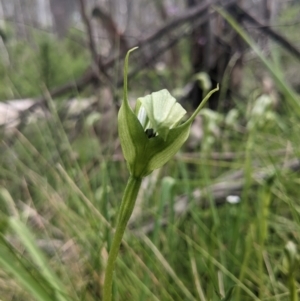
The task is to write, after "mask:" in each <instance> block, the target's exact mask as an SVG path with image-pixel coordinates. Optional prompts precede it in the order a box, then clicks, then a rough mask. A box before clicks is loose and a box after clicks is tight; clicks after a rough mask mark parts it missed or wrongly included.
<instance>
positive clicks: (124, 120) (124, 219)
mask: <svg viewBox="0 0 300 301" xmlns="http://www.w3.org/2000/svg"><path fill="white" fill-rule="evenodd" d="M135 49H136V48H133V49H131V50H130V51H128V53H127V55H126V58H125V67H124V101H123V103H122V105H121V108H120V110H119V115H118V128H119V137H120V141H121V146H122V150H123V154H124V157H125V160H126V161H127V165H128V168H129V172H130V177H129V179H128V182H127V185H126V188H125V191H124V194H123V198H122V202H121V206H120V209H119V213H118V220H117V226H116V231H115V234H114V238H113V241H112V244H111V248H110V251H109V256H108V260H107V265H106V269H105V280H104V286H103V301H111V299H112V282H113V271H114V267H115V263H116V259H117V256H118V252H119V249H120V245H121V241H122V237H123V235H124V232H125V229H126V225H127V223H128V220H129V218H130V216H131V214H132V211H133V208H134V204H135V201H136V198H137V195H138V192H139V189H140V187H141V183H142V178H143V177H145V176H147V175H148V174H150V173H151V172H152V171H153V170H154V169H157V168H160V167H161V166H163V165H164V164H165V163H166V162H167V161H169V160H170V159H171V158H172V157H173V156H174V155H175V154H176V152H177V151H178V150H179V149H180V147H181V146H182V144H183V143H184V142H185V141H186V139H187V138H188V136H189V133H190V127H191V124H192V122H193V120H194V118H195V117H196V115H197V114H198V112H199V111H200V110H201V108H202V107H203V106H204V104H205V102H206V101H207V100H208V98H209V97H210V95H211V94H212V93H214V92H215V91H217V90H218V88H216V89H214V90H212V91H211V92H210V93H208V94H207V96H206V97H205V98H204V100H203V101H202V103H201V104H200V105H199V107H198V108H197V110H196V111H195V112H194V113H193V115H192V116H191V117H190V118H189V119H188V120H187V121H185V122H184V123H182V124H180V122H181V120H182V118H183V116H184V115H185V113H186V111H185V110H184V109H183V108H182V107H181V105H180V104H178V103H177V102H176V100H175V98H174V97H172V96H171V95H170V93H169V92H168V91H167V90H161V91H158V92H154V93H152V94H150V95H147V96H145V97H140V98H138V100H137V103H136V106H135V109H134V110H132V109H131V107H130V105H129V102H128V96H127V70H128V58H129V54H130V53H131V52H132V51H133V50H135Z"/></svg>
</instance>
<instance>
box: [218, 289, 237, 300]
mask: <svg viewBox="0 0 300 301" xmlns="http://www.w3.org/2000/svg"><path fill="white" fill-rule="evenodd" d="M234 288H235V286H232V287H231V288H230V289H229V290H228V291H227V293H226V296H225V297H224V298H223V299H222V300H221V301H230V300H231V296H232V293H233V290H234Z"/></svg>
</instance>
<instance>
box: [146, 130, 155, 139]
mask: <svg viewBox="0 0 300 301" xmlns="http://www.w3.org/2000/svg"><path fill="white" fill-rule="evenodd" d="M145 133H146V135H147V137H148V138H153V137H155V136H156V133H155V132H154V130H153V129H147V130H146V131H145Z"/></svg>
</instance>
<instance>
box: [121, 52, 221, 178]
mask: <svg viewBox="0 0 300 301" xmlns="http://www.w3.org/2000/svg"><path fill="white" fill-rule="evenodd" d="M135 49H136V48H133V49H131V50H130V51H128V53H127V55H126V58H125V67H124V101H123V103H122V105H121V108H120V110H119V114H118V129H119V138H120V141H121V146H122V150H123V154H124V157H125V160H126V161H127V165H128V168H129V172H130V174H131V176H132V177H135V178H142V177H145V176H147V175H148V174H150V173H151V172H152V171H153V170H155V169H157V168H160V167H162V166H163V165H164V164H165V163H166V162H168V161H169V160H170V159H171V158H172V157H173V156H174V155H175V154H176V153H177V151H178V150H179V149H180V147H181V146H182V145H183V143H184V142H185V141H186V139H187V138H188V136H189V133H190V126H191V124H192V122H193V120H194V119H195V117H196V116H197V114H198V113H199V111H200V110H201V109H202V107H203V106H204V104H205V103H206V101H207V100H208V99H209V97H210V96H211V95H212V94H213V93H214V92H216V91H217V90H218V89H219V88H218V87H217V88H216V89H214V90H212V91H210V92H209V93H208V94H207V96H206V97H205V98H204V100H203V101H202V102H201V104H200V105H199V107H198V108H197V109H196V111H195V112H194V113H193V114H192V116H191V117H190V118H189V119H188V120H187V121H185V122H184V123H182V124H180V121H181V120H182V118H183V117H184V115H185V114H186V111H185V109H183V108H182V106H181V105H180V104H179V103H177V102H176V100H175V98H174V97H172V96H171V94H170V93H169V92H168V91H167V90H165V89H164V90H161V91H158V92H154V93H152V94H150V95H147V96H145V97H140V98H138V100H137V103H136V107H135V110H134V111H133V110H132V109H131V107H130V105H129V102H128V96H127V70H128V59H129V55H130V53H131V52H132V51H134V50H135Z"/></svg>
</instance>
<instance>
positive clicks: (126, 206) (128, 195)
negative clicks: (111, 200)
mask: <svg viewBox="0 0 300 301" xmlns="http://www.w3.org/2000/svg"><path fill="white" fill-rule="evenodd" d="M141 183H142V178H136V177H132V176H130V178H129V179H128V182H127V186H126V188H125V192H124V195H123V199H122V203H121V208H120V211H119V215H118V222H117V226H116V232H115V235H114V238H113V241H112V245H111V248H110V251H109V256H108V261H107V266H106V270H105V280H104V289H103V301H111V298H112V282H113V272H114V268H115V263H116V259H117V256H118V253H119V249H120V245H121V241H122V237H123V235H124V232H125V229H126V226H127V223H128V220H129V218H130V216H131V214H132V211H133V208H134V205H135V201H136V198H137V195H138V192H139V189H140V187H141Z"/></svg>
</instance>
